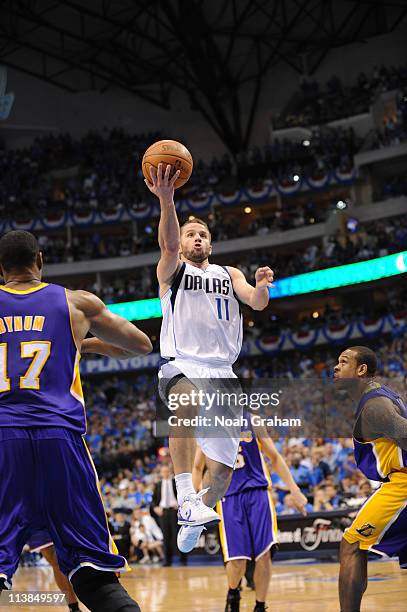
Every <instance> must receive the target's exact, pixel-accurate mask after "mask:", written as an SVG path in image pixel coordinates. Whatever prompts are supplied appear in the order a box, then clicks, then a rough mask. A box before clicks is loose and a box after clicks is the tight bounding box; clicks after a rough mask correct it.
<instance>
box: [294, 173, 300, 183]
mask: <svg viewBox="0 0 407 612" xmlns="http://www.w3.org/2000/svg"><path fill="white" fill-rule="evenodd" d="M293 180H294V182H295V183H298V181H299V180H300V177H299V176H298V174H294V176H293Z"/></svg>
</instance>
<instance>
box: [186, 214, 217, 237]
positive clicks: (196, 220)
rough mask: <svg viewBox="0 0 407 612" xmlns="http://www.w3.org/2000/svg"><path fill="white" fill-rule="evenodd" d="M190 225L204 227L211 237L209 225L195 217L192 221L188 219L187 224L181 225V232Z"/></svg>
mask: <svg viewBox="0 0 407 612" xmlns="http://www.w3.org/2000/svg"><path fill="white" fill-rule="evenodd" d="M190 223H199V224H200V225H203V226H204V227H206V229H207V230H208V232H209V236H210V235H211V230H210V229H209V227H208V224H207V223H206V222H205V221H204V220H203V219H198V217H193V218H192V219H188V220H187V221H185V223H183V224H182V225H181V231H182V230H183V228H184V227H185V226H186V225H189V224H190Z"/></svg>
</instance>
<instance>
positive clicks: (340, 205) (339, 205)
mask: <svg viewBox="0 0 407 612" xmlns="http://www.w3.org/2000/svg"><path fill="white" fill-rule="evenodd" d="M346 207H347V204H346V202H344V201H343V200H339V202H337V203H336V208H338V209H339V210H344V208H346Z"/></svg>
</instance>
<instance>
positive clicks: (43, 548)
mask: <svg viewBox="0 0 407 612" xmlns="http://www.w3.org/2000/svg"><path fill="white" fill-rule="evenodd" d="M27 544H28V547H29V549H30V552H31V553H35V552H40V553H41V554H42V556H43V557H44V559H46V560H47V561H48V563H49V564H50V566H51V567H52V571H53V574H54V580H55V582H56V583H57V585H58V588H59V590H60V591H61V593H66V600H67V604H68V608H69V612H81V609H80V608H79V604H78V600H77V598H76V595H75V593H74V590H73V588H72V585H71V583H70V582H69V580H68V578H67V577H66V576H65V574H63V573H62V572H61V570H60V569H59V565H58V557H57V554H56V550H55V546H54V545H53V543H52V541H51V536H50V535H49V533H48V531H45V530H41V531H37V532H35V533H34V534H33V535H32V536H31V538H30V539H29V540H28V542H27Z"/></svg>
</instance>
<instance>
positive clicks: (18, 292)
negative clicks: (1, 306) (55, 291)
mask: <svg viewBox="0 0 407 612" xmlns="http://www.w3.org/2000/svg"><path fill="white" fill-rule="evenodd" d="M44 287H48V283H41V284H40V285H37V286H36V287H31V288H30V289H11V288H10V287H5V286H4V285H0V289H1V290H2V291H6V292H7V293H15V294H16V295H27V294H28V293H34V291H40V290H41V289H44Z"/></svg>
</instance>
